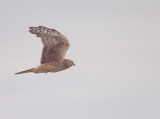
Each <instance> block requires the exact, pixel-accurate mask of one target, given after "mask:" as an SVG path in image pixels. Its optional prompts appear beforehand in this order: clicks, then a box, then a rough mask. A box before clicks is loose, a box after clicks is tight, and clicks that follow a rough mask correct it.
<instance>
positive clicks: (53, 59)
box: [15, 26, 75, 74]
mask: <svg viewBox="0 0 160 119" xmlns="http://www.w3.org/2000/svg"><path fill="white" fill-rule="evenodd" d="M29 32H30V33H32V34H35V35H36V36H37V37H40V38H41V40H42V43H43V45H44V47H43V50H42V56H41V65H40V66H38V67H36V68H32V69H28V70H25V71H21V72H18V73H15V74H22V73H29V72H33V73H48V72H58V71H62V70H65V69H68V68H70V67H71V66H75V64H74V62H73V61H72V60H70V59H64V58H65V55H66V52H67V50H68V48H69V47H70V44H69V41H68V39H67V38H66V37H65V36H64V35H63V34H61V33H60V32H58V31H57V30H55V29H50V28H47V27H44V26H38V27H29Z"/></svg>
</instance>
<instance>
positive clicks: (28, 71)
mask: <svg viewBox="0 0 160 119" xmlns="http://www.w3.org/2000/svg"><path fill="white" fill-rule="evenodd" d="M34 69H35V68H32V69H28V70H25V71H21V72H17V73H15V74H23V73H30V72H33V70H34Z"/></svg>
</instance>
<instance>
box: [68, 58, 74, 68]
mask: <svg viewBox="0 0 160 119" xmlns="http://www.w3.org/2000/svg"><path fill="white" fill-rule="evenodd" d="M66 65H67V67H68V68H69V67H71V66H75V63H74V62H73V61H72V60H70V59H66Z"/></svg>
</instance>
